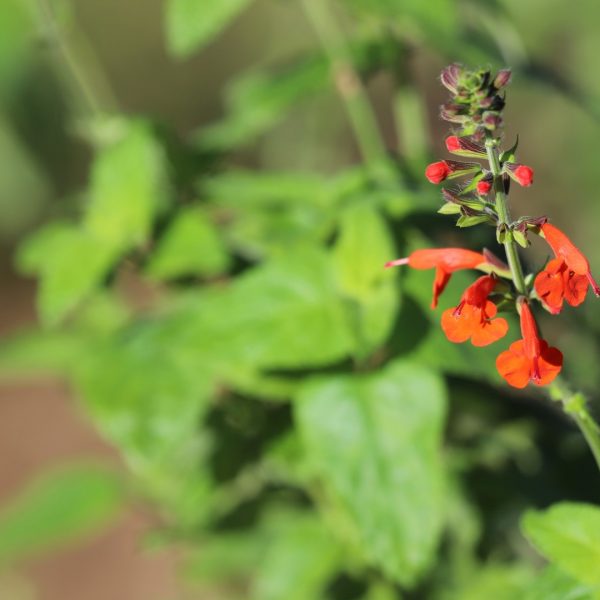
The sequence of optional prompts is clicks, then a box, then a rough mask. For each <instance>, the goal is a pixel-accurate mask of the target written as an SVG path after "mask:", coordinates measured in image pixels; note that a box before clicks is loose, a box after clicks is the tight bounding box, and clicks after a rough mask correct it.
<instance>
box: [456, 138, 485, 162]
mask: <svg viewBox="0 0 600 600" xmlns="http://www.w3.org/2000/svg"><path fill="white" fill-rule="evenodd" d="M446 149H447V150H448V152H452V154H458V155H460V156H473V157H475V158H481V157H484V156H485V147H484V146H482V145H481V144H478V143H477V142H475V141H474V140H473V139H472V138H471V137H468V136H465V137H458V136H456V135H451V136H448V137H447V138H446Z"/></svg>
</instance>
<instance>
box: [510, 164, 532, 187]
mask: <svg viewBox="0 0 600 600" xmlns="http://www.w3.org/2000/svg"><path fill="white" fill-rule="evenodd" d="M504 170H505V172H506V173H508V174H509V175H510V177H511V178H512V179H514V180H515V181H516V182H517V183H518V184H519V185H522V186H523V187H529V186H530V185H531V184H532V183H533V169H532V168H531V167H528V166H527V165H521V164H518V163H510V162H507V163H504Z"/></svg>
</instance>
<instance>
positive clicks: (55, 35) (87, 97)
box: [36, 0, 115, 116]
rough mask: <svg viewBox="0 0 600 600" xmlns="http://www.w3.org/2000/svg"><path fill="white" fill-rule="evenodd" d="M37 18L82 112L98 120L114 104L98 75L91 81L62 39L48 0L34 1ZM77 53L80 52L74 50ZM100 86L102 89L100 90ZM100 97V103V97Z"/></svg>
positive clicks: (62, 34) (78, 59) (85, 69)
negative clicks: (51, 44)
mask: <svg viewBox="0 0 600 600" xmlns="http://www.w3.org/2000/svg"><path fill="white" fill-rule="evenodd" d="M36 1H37V7H38V11H37V12H38V14H39V15H40V19H41V22H42V26H43V28H44V34H45V35H46V37H47V38H48V39H49V40H51V41H52V43H53V44H54V46H55V48H56V49H57V51H58V54H59V56H60V59H61V61H62V63H63V64H64V65H65V67H66V69H65V71H66V74H67V75H68V76H69V79H70V83H71V87H72V88H73V90H74V91H75V93H76V95H77V96H78V97H79V98H80V99H81V101H82V103H83V105H84V106H85V111H86V112H88V113H89V114H90V115H92V116H98V115H101V114H103V113H104V112H105V109H106V108H107V107H108V105H110V106H112V105H114V104H115V102H114V98H113V96H112V93H111V92H110V88H109V87H108V85H107V84H106V82H105V81H104V80H103V81H102V82H99V81H96V79H100V77H99V75H98V74H96V75H98V76H97V77H96V78H94V77H91V76H90V75H89V72H90V71H91V70H92V68H91V66H90V65H89V64H87V63H88V62H89V61H87V62H86V64H85V66H84V65H83V64H82V63H81V60H80V56H79V55H80V54H82V52H75V51H74V49H73V48H72V45H71V43H70V41H69V40H67V37H66V35H65V32H64V31H63V29H62V28H61V26H60V25H59V24H58V23H57V20H56V17H55V14H54V11H53V9H52V6H51V5H50V3H49V2H48V0H36ZM78 50H80V48H78ZM100 83H102V84H103V85H102V86H101V85H100ZM99 88H102V92H103V94H100V90H99ZM101 96H102V101H101V100H100V97H101Z"/></svg>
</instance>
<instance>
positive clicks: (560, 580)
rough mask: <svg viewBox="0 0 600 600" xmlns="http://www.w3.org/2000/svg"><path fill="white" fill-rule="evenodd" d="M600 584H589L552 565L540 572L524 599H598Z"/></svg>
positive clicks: (599, 596)
mask: <svg viewBox="0 0 600 600" xmlns="http://www.w3.org/2000/svg"><path fill="white" fill-rule="evenodd" d="M599 598H600V586H593V587H591V586H588V585H585V584H584V583H580V582H579V581H577V580H576V579H573V578H572V577H569V576H568V575H566V574H565V573H563V572H562V571H561V570H560V569H557V568H556V567H553V566H550V567H546V568H545V569H544V570H543V571H542V573H540V574H538V575H537V577H536V578H535V582H534V583H532V585H531V586H529V587H528V588H527V590H526V593H525V594H524V595H523V599H524V600H598V599H599Z"/></svg>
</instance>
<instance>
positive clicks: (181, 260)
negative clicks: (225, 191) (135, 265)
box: [146, 208, 230, 280]
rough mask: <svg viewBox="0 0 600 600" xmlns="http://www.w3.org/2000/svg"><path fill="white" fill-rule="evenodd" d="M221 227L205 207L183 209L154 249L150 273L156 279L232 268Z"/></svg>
mask: <svg viewBox="0 0 600 600" xmlns="http://www.w3.org/2000/svg"><path fill="white" fill-rule="evenodd" d="M229 263H230V260H229V256H228V255H227V252H226V249H225V246H224V243H223V241H222V240H221V236H220V233H219V230H218V229H217V227H216V226H215V225H214V224H213V223H212V221H211V220H210V219H209V218H208V216H207V214H206V212H205V211H203V210H202V209H201V208H191V209H187V210H181V211H179V213H178V214H177V216H176V217H175V219H174V221H173V222H172V223H171V224H170V226H169V228H168V229H167V231H166V232H165V233H164V234H163V236H162V238H161V239H160V241H159V242H158V246H157V248H156V250H154V252H153V254H152V257H151V259H150V262H149V263H148V265H147V267H146V273H147V274H148V275H149V276H150V277H152V278H154V279H159V280H161V279H172V278H175V277H181V276H184V275H202V276H204V277H213V276H215V275H220V274H221V273H224V272H225V271H226V270H227V269H228V267H229Z"/></svg>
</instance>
